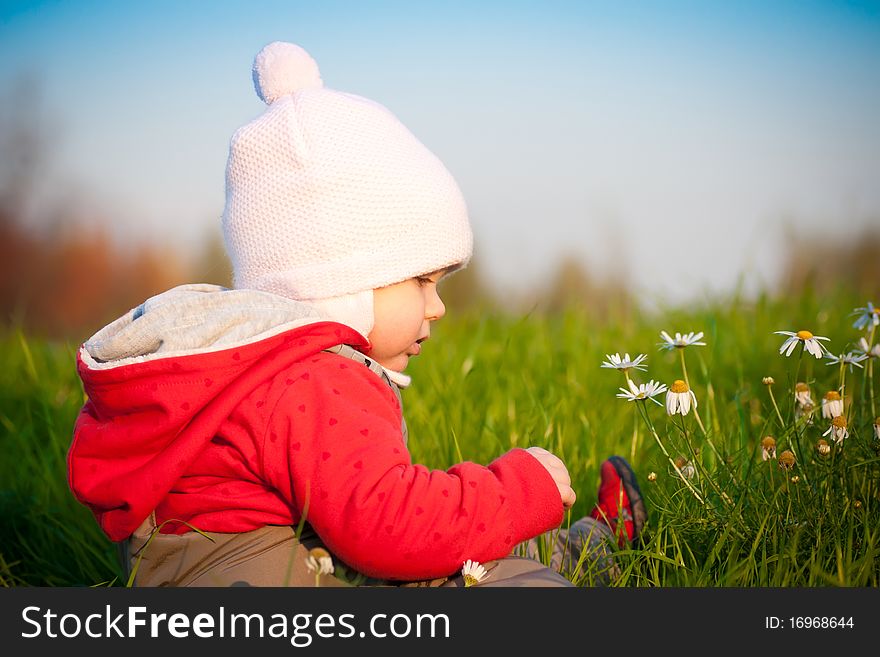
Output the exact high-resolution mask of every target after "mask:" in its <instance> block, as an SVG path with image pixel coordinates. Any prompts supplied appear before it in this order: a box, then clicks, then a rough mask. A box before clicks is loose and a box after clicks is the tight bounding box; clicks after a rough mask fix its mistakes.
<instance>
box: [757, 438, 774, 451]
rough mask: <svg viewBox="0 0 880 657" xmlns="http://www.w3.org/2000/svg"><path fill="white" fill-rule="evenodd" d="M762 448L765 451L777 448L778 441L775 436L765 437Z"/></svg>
mask: <svg viewBox="0 0 880 657" xmlns="http://www.w3.org/2000/svg"><path fill="white" fill-rule="evenodd" d="M761 447H763V448H764V449H773V448H774V447H776V439H775V438H774V437H773V436H765V437H764V440H762V441H761Z"/></svg>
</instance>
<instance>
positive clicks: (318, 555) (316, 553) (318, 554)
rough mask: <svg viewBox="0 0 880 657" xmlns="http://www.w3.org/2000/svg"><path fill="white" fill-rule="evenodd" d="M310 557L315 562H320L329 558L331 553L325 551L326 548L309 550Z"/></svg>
mask: <svg viewBox="0 0 880 657" xmlns="http://www.w3.org/2000/svg"><path fill="white" fill-rule="evenodd" d="M309 556H310V557H314V558H315V560H317V561H319V562H320V560H321V559H325V558H327V557H329V556H330V553H329V552H327V550H325V549H324V548H319V547H316V548H312V549H311V550H309Z"/></svg>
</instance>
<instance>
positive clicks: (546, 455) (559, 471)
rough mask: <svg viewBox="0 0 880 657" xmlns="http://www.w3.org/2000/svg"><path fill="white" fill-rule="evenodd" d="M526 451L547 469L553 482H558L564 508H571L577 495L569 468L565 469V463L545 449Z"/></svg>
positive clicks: (538, 448) (531, 448) (534, 448)
mask: <svg viewBox="0 0 880 657" xmlns="http://www.w3.org/2000/svg"><path fill="white" fill-rule="evenodd" d="M526 451H527V452H528V453H529V454H531V455H532V456H534V457H535V458H536V459H538V462H539V463H540V464H541V465H543V466H544V467H545V468H547V472H549V473H550V476H551V477H553V481H555V482H556V487H557V488H558V489H559V495H560V497H562V506H563V507H565V508H566V509H569V508H571V507H572V506H573V505H574V501H575V500H576V499H577V495H575V493H574V489H573V488H572V487H571V477H570V476H569V474H568V468H566V467H565V463H563V462H562V461H561V460H560V459H559V458H558V457H556V456H553V454H551V453H550V452H548V451H547V450H546V449H544V448H543V447H529V448H528V449H526Z"/></svg>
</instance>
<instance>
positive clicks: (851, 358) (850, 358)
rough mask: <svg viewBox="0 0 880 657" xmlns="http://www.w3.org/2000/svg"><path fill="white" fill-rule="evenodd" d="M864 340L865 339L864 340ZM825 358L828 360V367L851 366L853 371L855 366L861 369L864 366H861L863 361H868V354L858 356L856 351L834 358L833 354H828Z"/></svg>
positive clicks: (850, 368) (850, 369)
mask: <svg viewBox="0 0 880 657" xmlns="http://www.w3.org/2000/svg"><path fill="white" fill-rule="evenodd" d="M862 339H863V340H864V338H862ZM825 358H827V359H828V363H827V364H828V365H849V371H850V372H852V371H853V365H855V366H856V367H859V368H861V367H862V366H861V365H860V364H859V363H861V362H862V361H863V360H867V358H868V355H867V354H857V353H856V352H854V351H851V352H849V353H848V354H840V355H839V356H833V355H832V354H827V355H826V356H825Z"/></svg>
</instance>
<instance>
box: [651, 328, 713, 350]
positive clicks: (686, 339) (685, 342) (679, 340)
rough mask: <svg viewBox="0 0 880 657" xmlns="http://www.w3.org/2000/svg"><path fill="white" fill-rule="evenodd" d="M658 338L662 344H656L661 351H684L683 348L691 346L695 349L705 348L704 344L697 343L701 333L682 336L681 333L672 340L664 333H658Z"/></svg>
mask: <svg viewBox="0 0 880 657" xmlns="http://www.w3.org/2000/svg"><path fill="white" fill-rule="evenodd" d="M660 337H661V338H663V342H658V343H657V344H658V345H659V347H660V348H661V349H670V350H671V349H684V348H685V347H690V346H691V345H693V346H695V347H705V346H706V343H705V342H698V340H700V339H702V337H703V332H702V331H700V332H699V333H694V332H693V331H691V332H690V333H687V334H684V335H682V334H681V333H676V334H675V337H674V338H672V337H670V336H669V334H668V333H667V332H666V331H660Z"/></svg>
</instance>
